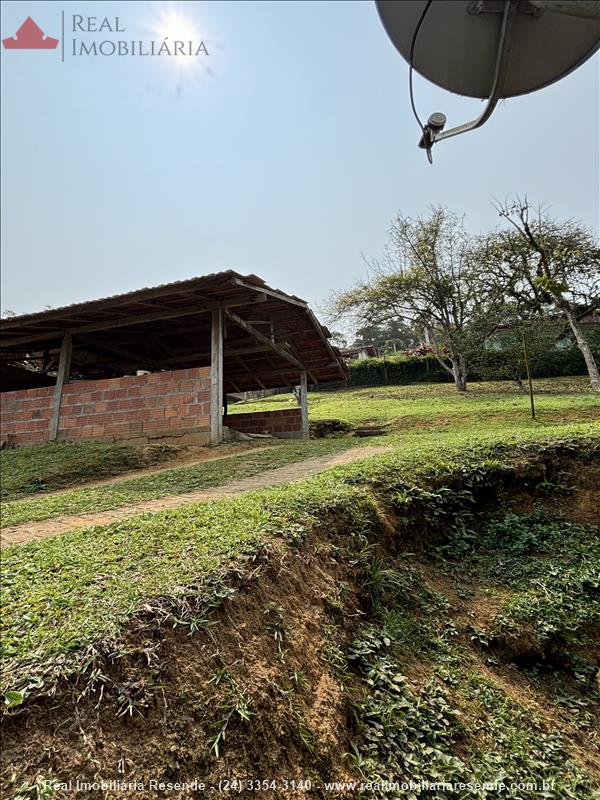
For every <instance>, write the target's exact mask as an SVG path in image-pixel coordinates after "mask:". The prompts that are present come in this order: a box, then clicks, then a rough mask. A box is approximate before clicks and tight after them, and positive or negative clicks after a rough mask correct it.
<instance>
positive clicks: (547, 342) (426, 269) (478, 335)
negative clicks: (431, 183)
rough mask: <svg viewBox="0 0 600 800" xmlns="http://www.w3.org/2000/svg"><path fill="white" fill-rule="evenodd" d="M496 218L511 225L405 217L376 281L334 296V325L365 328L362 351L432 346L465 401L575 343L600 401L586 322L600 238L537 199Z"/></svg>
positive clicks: (445, 213) (377, 267) (376, 265)
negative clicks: (474, 381) (475, 388)
mask: <svg viewBox="0 0 600 800" xmlns="http://www.w3.org/2000/svg"><path fill="white" fill-rule="evenodd" d="M496 208H497V211H498V213H499V216H500V218H501V219H502V222H503V224H502V225H501V226H500V227H499V228H497V229H495V230H492V231H490V232H488V233H486V234H484V235H478V236H475V235H472V234H470V233H468V232H467V231H466V229H465V226H464V218H463V217H461V216H459V215H457V214H455V213H454V212H452V211H449V210H448V209H446V208H443V207H434V208H432V209H431V211H430V213H429V215H428V216H426V217H416V218H412V217H407V216H403V215H402V214H398V216H397V217H396V218H395V219H394V220H393V221H392V224H391V227H390V230H389V238H388V242H387V245H386V248H385V250H384V254H383V256H382V257H381V258H380V259H374V260H372V261H370V262H369V268H370V269H369V272H370V277H369V278H368V279H367V280H363V281H360V282H359V283H357V284H356V285H355V286H353V287H352V288H350V289H348V290H346V291H342V292H339V293H337V294H335V295H334V296H333V297H332V298H331V300H330V305H329V311H330V314H331V317H332V318H333V319H334V320H339V319H341V318H346V319H350V320H351V321H352V322H353V324H354V326H355V331H356V336H355V341H354V345H359V344H375V345H376V346H377V347H378V348H379V349H380V351H381V352H389V351H390V349H391V350H392V351H394V352H395V351H397V350H398V349H402V350H411V349H413V350H414V349H415V348H418V347H419V345H420V344H421V345H423V344H424V345H425V346H426V347H427V348H430V349H431V352H432V354H433V356H434V357H435V359H436V361H437V363H438V364H439V365H440V367H441V368H442V369H443V370H445V372H446V373H447V375H448V376H449V377H450V378H451V379H452V380H453V381H454V383H455V385H456V388H457V389H458V390H459V391H466V389H467V384H468V380H469V378H470V377H472V376H473V375H477V376H478V377H482V376H483V377H488V378H493V377H502V378H513V379H515V380H516V381H517V382H518V383H520V382H521V381H522V378H523V367H524V356H523V344H524V342H525V343H526V344H527V347H528V350H529V353H530V355H531V358H532V360H534V361H537V362H538V363H539V362H540V361H543V360H544V359H548V358H549V357H550V356H551V354H552V352H553V351H554V350H555V348H556V343H557V341H560V340H561V339H563V338H564V337H565V335H567V336H569V337H571V338H572V340H573V342H574V344H575V345H576V347H577V348H578V349H579V351H580V353H581V357H582V359H583V363H584V364H585V368H586V370H587V372H588V374H589V377H590V383H591V386H592V388H593V389H594V390H595V391H598V392H600V373H599V370H598V363H599V359H598V349H597V346H594V345H595V339H597V338H598V337H597V335H596V334H594V333H593V332H592V333H591V334H590V331H589V328H588V327H587V326H586V325H585V324H584V323H583V322H582V321H583V320H585V319H589V318H590V317H591V316H592V315H593V314H594V313H597V312H598V309H599V308H600V248H599V246H598V242H597V240H596V238H595V237H594V235H593V233H592V231H591V230H589V229H588V228H586V227H585V226H583V225H581V224H579V223H576V222H574V221H572V220H556V219H554V218H552V217H551V216H550V215H549V214H548V213H547V212H546V211H545V210H544V209H542V208H534V207H533V206H532V205H531V204H530V203H529V201H528V200H527V199H526V198H525V199H520V198H518V197H517V198H515V199H513V200H512V201H510V202H507V203H505V204H503V205H497V206H496ZM566 344H568V342H566Z"/></svg>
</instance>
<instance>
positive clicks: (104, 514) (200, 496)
mask: <svg viewBox="0 0 600 800" xmlns="http://www.w3.org/2000/svg"><path fill="white" fill-rule="evenodd" d="M386 449H389V448H383V447H355V448H351V449H349V450H345V451H343V452H341V453H336V454H334V455H327V456H318V457H316V458H307V459H305V460H304V461H296V462H294V463H292V464H286V465H285V466H284V467H279V468H277V469H270V470H265V471H264V472H260V473H258V474H257V475H252V476H251V477H249V478H243V479H241V480H237V481H230V482H229V483H225V484H223V485H222V486H219V487H218V488H216V489H210V490H202V491H198V492H187V493H186V494H176V495H167V496H166V497H161V498H160V499H158V500H146V501H144V502H142V503H135V504H132V505H128V506H123V507H121V508H115V509H113V510H112V511H99V512H96V513H92V514H81V515H78V516H72V515H64V516H61V517H53V518H52V519H46V520H40V521H39V522H26V523H23V524H22V525H12V526H8V527H6V528H4V529H3V530H2V531H1V532H0V547H8V546H9V545H15V544H24V543H25V542H29V541H31V540H32V539H46V538H48V537H49V536H56V535H57V534H59V533H64V532H65V531H71V530H74V529H76V528H87V527H90V526H92V525H109V524H110V523H112V522H120V521H121V520H124V519H127V518H128V517H133V516H135V515H136V514H142V513H147V512H151V513H157V512H158V511H164V510H165V509H168V508H177V507H178V506H182V505H187V504H189V503H200V502H205V501H208V500H218V499H220V498H223V497H231V496H232V495H236V494H242V493H243V492H253V491H256V490H257V489H265V488H267V487H270V486H280V485H282V484H285V483H291V482H293V481H298V480H303V479H304V478H308V477H310V476H311V475H317V474H318V473H319V472H323V471H324V470H326V469H329V468H331V467H335V466H338V465H340V464H346V463H348V462H349V461H356V460H358V459H359V458H366V457H367V456H371V455H374V454H375V453H381V452H384V451H385V450H386ZM221 457H222V458H225V456H221ZM153 471H154V472H159V471H160V470H153Z"/></svg>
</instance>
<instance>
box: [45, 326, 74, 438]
mask: <svg viewBox="0 0 600 800" xmlns="http://www.w3.org/2000/svg"><path fill="white" fill-rule="evenodd" d="M72 352H73V340H72V338H71V334H70V333H68V332H67V333H65V335H64V336H63V340H62V345H61V348H60V358H59V360H58V375H57V376H56V386H55V388H54V398H53V400H52V417H51V418H50V436H49V439H50V441H51V442H55V441H56V437H57V436H58V423H59V421H60V404H61V401H62V392H63V386H64V385H65V383H66V382H67V381H68V380H69V374H70V371H71V353H72Z"/></svg>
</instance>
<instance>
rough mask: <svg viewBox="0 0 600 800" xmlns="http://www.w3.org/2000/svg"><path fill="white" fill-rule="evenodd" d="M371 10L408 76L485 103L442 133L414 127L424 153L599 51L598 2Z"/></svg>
mask: <svg viewBox="0 0 600 800" xmlns="http://www.w3.org/2000/svg"><path fill="white" fill-rule="evenodd" d="M376 6H377V10H378V12H379V16H380V18H381V21H382V23H383V26H384V28H385V30H386V32H387V34H388V36H389V37H390V39H391V40H392V42H393V44H394V45H395V47H396V49H397V50H398V52H399V53H400V54H401V55H402V56H403V57H404V58H405V59H406V60H407V61H408V63H409V64H410V65H411V68H412V69H415V70H416V71H417V72H418V73H419V74H420V75H422V76H423V77H424V78H427V79H428V80H430V81H431V82H432V83H435V84H436V85H437V86H440V87H442V88H443V89H447V90H449V91H451V92H455V93H456V94H461V95H466V96H467V97H479V98H484V99H487V100H488V105H487V107H486V109H485V110H484V112H483V113H482V114H481V115H480V116H479V117H478V118H477V119H476V120H473V121H472V122H468V123H465V124H464V125H460V126H458V127H457V128H453V129H451V130H448V131H446V132H444V133H442V132H441V129H440V127H439V120H438V121H437V123H436V121H435V120H433V119H432V120H431V123H432V124H428V125H425V126H424V125H422V124H421V123H420V124H421V127H422V128H423V138H422V141H421V143H420V144H421V146H423V147H425V148H426V149H427V150H428V152H429V151H430V150H431V147H432V146H433V143H434V142H435V141H440V140H442V139H446V138H449V137H450V136H455V135H457V134H458V133H463V132H464V131H466V130H472V129H474V128H477V127H479V126H480V125H482V124H483V123H484V122H485V121H486V120H487V119H488V118H489V117H490V116H491V114H492V112H493V110H494V107H495V106H496V104H497V102H498V100H500V99H501V98H505V97H516V96H518V95H522V94H528V93H529V92H534V91H536V90H537V89H542V88H543V87H544V86H549V85H550V84H552V83H554V82H555V81H558V80H560V79H561V78H563V77H564V76H565V75H568V74H569V73H570V72H572V71H573V70H574V69H577V67H579V66H580V65H581V64H583V63H584V62H585V61H587V59H588V58H590V57H591V56H592V55H593V54H594V53H595V52H596V51H597V50H598V49H599V48H600V2H589V1H588V2H585V1H584V2H579V1H578V0H570V1H569V2H565V1H564V0H562V2H561V0H557V2H552V0H531V2H515V0H500V2H498V0H471V2H466V1H465V0H376ZM411 86H412V83H411ZM411 99H412V96H411ZM433 116H434V117H439V116H443V115H438V114H436V115H433Z"/></svg>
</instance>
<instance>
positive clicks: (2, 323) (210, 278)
mask: <svg viewBox="0 0 600 800" xmlns="http://www.w3.org/2000/svg"><path fill="white" fill-rule="evenodd" d="M231 278H240V279H241V280H243V281H246V283H252V284H254V285H255V286H262V287H264V288H265V289H269V290H271V291H272V292H277V293H278V294H281V295H284V296H285V297H289V298H291V299H292V300H296V301H298V302H300V303H306V300H303V299H302V298H301V297H297V296H296V295H293V294H288V293H287V292H284V291H282V290H281V289H275V288H273V287H272V286H269V285H268V284H267V283H266V282H265V281H264V280H263V279H262V278H259V277H258V275H253V274H250V275H242V274H241V273H239V272H236V271H235V270H232V269H229V270H224V271H222V272H211V273H208V274H207V275H197V276H195V277H193V278H183V279H182V280H179V281H172V282H170V283H160V284H158V285H157V286H145V287H143V288H140V289H133V290H132V291H130V292H123V293H121V294H113V295H109V296H108V297H98V298H95V299H93V300H83V301H81V302H79V303H69V304H68V305H66V306H56V307H55V308H47V309H44V310H43V311H33V312H30V313H28V314H17V315H15V316H14V317H12V316H11V317H6V318H5V319H2V320H0V328H10V327H13V325H17V324H20V323H22V322H24V321H25V320H29V319H37V318H42V317H50V316H55V315H58V314H59V313H61V312H65V311H75V310H79V309H84V308H85V307H86V306H91V305H95V304H98V305H101V304H103V303H109V302H114V301H116V300H127V299H130V300H135V297H136V295H139V294H143V293H145V292H152V291H157V292H160V291H161V290H169V289H180V288H184V287H185V286H189V287H190V288H191V287H192V286H194V285H196V286H201V285H202V284H205V283H206V284H208V283H225V282H226V281H228V280H230V279H231ZM306 305H308V304H307V303H306Z"/></svg>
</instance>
